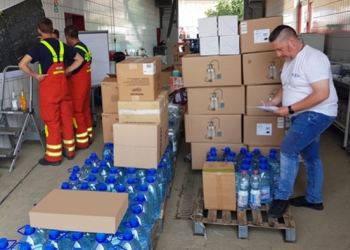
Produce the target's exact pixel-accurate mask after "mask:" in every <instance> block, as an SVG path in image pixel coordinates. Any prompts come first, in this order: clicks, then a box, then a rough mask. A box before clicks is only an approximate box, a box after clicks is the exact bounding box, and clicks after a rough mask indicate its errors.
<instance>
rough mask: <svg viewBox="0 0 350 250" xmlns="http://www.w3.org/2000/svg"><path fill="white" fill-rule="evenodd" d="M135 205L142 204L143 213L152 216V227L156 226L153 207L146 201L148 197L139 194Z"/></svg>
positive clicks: (134, 200)
mask: <svg viewBox="0 0 350 250" xmlns="http://www.w3.org/2000/svg"><path fill="white" fill-rule="evenodd" d="M132 201H133V204H141V205H142V211H143V212H144V213H145V214H147V215H150V216H149V217H150V220H151V225H152V227H153V226H154V217H153V209H152V205H151V204H150V203H149V202H148V201H147V200H146V197H145V195H144V194H141V193H139V194H137V196H136V197H135V198H134V199H133V200H132Z"/></svg>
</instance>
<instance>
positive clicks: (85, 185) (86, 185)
mask: <svg viewBox="0 0 350 250" xmlns="http://www.w3.org/2000/svg"><path fill="white" fill-rule="evenodd" d="M78 189H79V190H82V191H88V190H89V183H88V182H82V183H80V185H79V187H78Z"/></svg>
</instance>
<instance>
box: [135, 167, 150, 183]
mask: <svg viewBox="0 0 350 250" xmlns="http://www.w3.org/2000/svg"><path fill="white" fill-rule="evenodd" d="M147 172H148V169H141V168H139V169H137V170H136V176H137V177H136V178H137V179H139V181H140V183H145V182H146V177H147Z"/></svg>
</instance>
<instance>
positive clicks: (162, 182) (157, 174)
mask: <svg viewBox="0 0 350 250" xmlns="http://www.w3.org/2000/svg"><path fill="white" fill-rule="evenodd" d="M147 176H154V177H155V178H156V181H157V183H158V186H159V189H160V193H161V200H162V201H163V200H165V198H166V180H165V178H164V176H163V172H162V171H157V169H155V168H150V169H149V170H148V171H147Z"/></svg>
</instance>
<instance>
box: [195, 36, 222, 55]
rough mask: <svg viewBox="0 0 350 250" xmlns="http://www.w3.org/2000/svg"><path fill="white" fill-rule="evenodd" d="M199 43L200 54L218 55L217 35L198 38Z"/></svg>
mask: <svg viewBox="0 0 350 250" xmlns="http://www.w3.org/2000/svg"><path fill="white" fill-rule="evenodd" d="M199 42H200V45H201V49H200V54H201V56H213V55H219V53H220V51H219V37H218V36H208V37H201V38H199Z"/></svg>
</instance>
